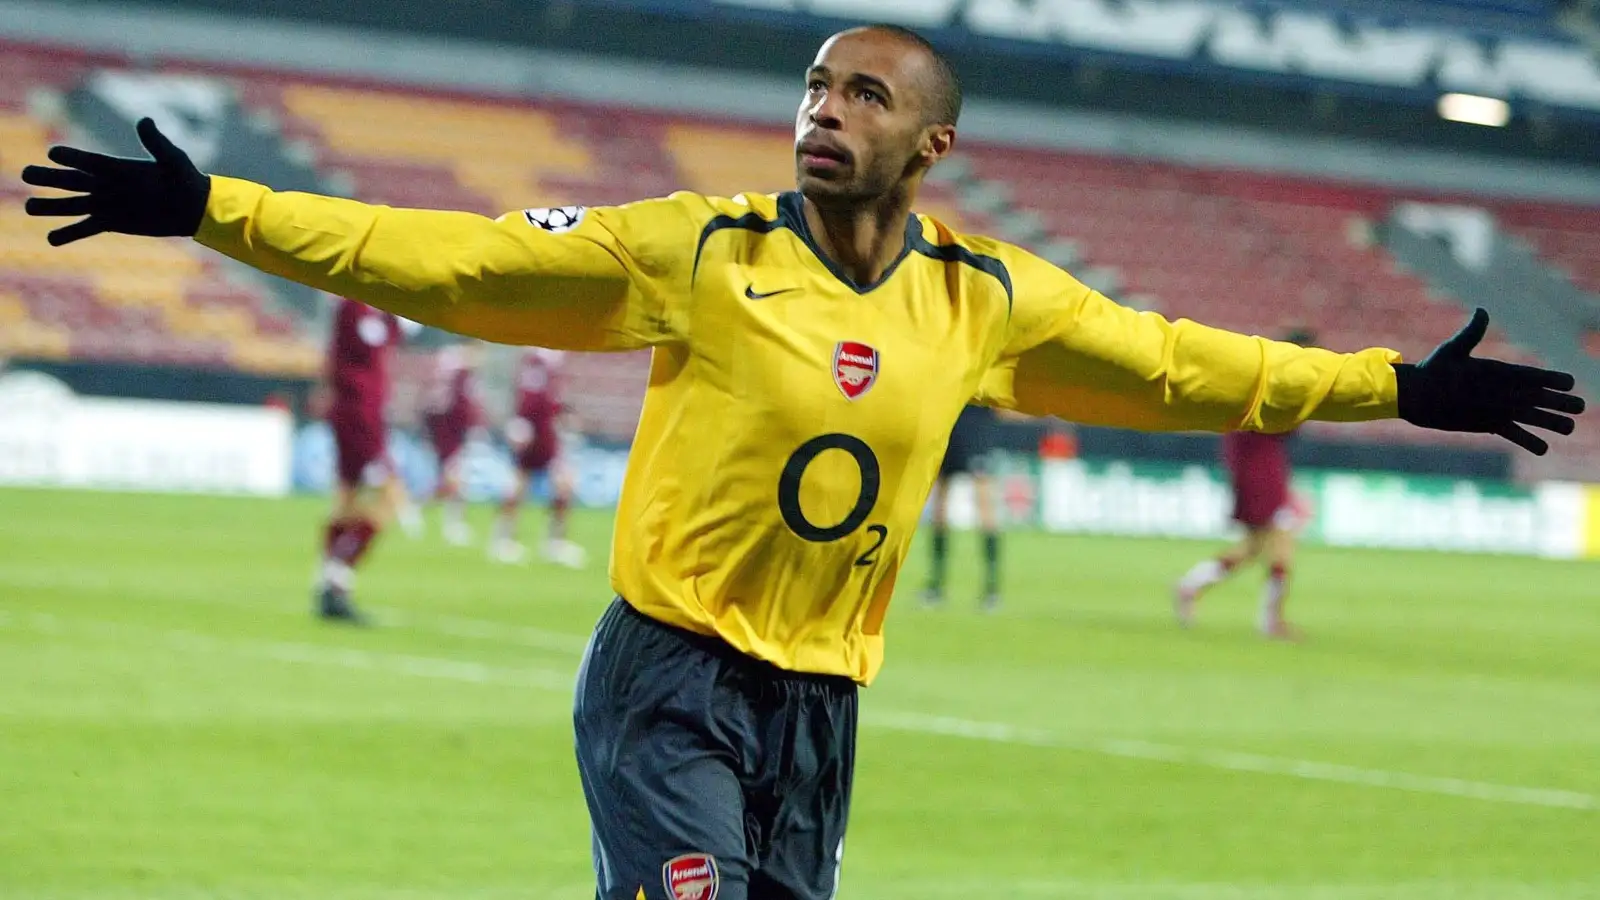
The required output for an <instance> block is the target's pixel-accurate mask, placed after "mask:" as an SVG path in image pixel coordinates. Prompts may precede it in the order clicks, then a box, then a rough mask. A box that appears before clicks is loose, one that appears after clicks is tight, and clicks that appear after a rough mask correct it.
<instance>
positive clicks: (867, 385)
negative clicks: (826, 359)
mask: <svg viewBox="0 0 1600 900" xmlns="http://www.w3.org/2000/svg"><path fill="white" fill-rule="evenodd" d="M877 380H878V351H877V350H874V349H873V348H872V347H869V346H867V345H866V344H863V343H861V342H859V341H840V342H839V345H838V346H837V347H834V348H833V383H834V384H837V385H838V386H839V390H840V391H843V392H844V396H845V399H847V400H855V399H858V398H859V397H860V396H861V395H862V394H865V393H866V392H867V391H869V390H871V389H872V385H873V384H875V383H876V382H877Z"/></svg>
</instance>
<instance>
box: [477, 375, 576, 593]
mask: <svg viewBox="0 0 1600 900" xmlns="http://www.w3.org/2000/svg"><path fill="white" fill-rule="evenodd" d="M564 356H565V354H563V353H562V352H561V351H559V350H543V349H537V348H535V349H530V350H526V351H524V352H523V354H522V358H521V361H520V362H519V363H518V369H517V376H516V391H517V413H516V416H515V417H514V418H513V419H512V420H511V421H510V422H509V423H507V424H506V440H507V441H509V442H510V444H511V449H512V452H513V453H515V454H516V463H517V475H516V478H515V479H514V480H513V483H512V485H511V490H510V491H509V492H508V493H507V494H506V496H505V500H504V501H503V502H502V503H501V504H500V516H499V518H498V519H496V520H495V526H494V536H493V537H492V538H491V539H490V541H489V557H490V558H491V559H494V560H496V561H498V562H506V563H520V562H522V561H523V560H524V559H526V557H527V548H526V547H524V546H523V545H522V544H521V543H519V542H518V541H517V515H518V512H519V511H520V510H521V507H522V501H523V498H525V497H526V496H527V495H528V485H529V484H530V483H531V482H532V481H533V476H535V475H537V474H540V473H544V474H546V475H548V476H549V479H550V531H549V534H547V535H546V538H545V542H544V547H543V553H544V557H545V559H548V560H550V561H551V562H554V563H559V564H560V565H564V566H567V567H569V568H574V569H576V568H581V567H582V566H583V564H584V561H585V557H586V554H585V553H584V551H583V548H582V547H580V546H578V545H577V544H575V543H573V542H572V541H569V540H567V511H568V510H569V509H570V508H571V506H572V473H571V472H570V470H569V468H568V466H567V464H566V461H565V459H564V458H563V456H562V450H563V449H564V448H563V447H562V444H563V440H562V437H561V434H560V432H559V430H558V426H559V425H560V424H561V419H562V415H563V413H564V412H565V411H566V407H565V405H564V404H563V403H562V400H561V392H562V386H563V382H564V376H563V374H562V363H563V359H564Z"/></svg>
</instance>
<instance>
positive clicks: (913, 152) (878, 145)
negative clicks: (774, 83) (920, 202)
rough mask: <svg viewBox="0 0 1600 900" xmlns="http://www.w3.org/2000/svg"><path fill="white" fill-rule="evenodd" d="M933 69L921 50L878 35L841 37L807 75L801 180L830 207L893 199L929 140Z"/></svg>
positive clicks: (800, 128) (798, 127)
mask: <svg viewBox="0 0 1600 900" xmlns="http://www.w3.org/2000/svg"><path fill="white" fill-rule="evenodd" d="M928 65H929V62H928V60H927V59H926V58H925V57H924V55H923V54H922V53H921V52H919V51H918V50H917V49H916V48H915V47H914V46H911V45H909V44H907V43H906V42H904V41H902V40H900V39H898V38H896V37H894V36H893V35H888V34H883V33H881V32H874V31H851V32H845V33H844V34H839V35H835V36H834V37H832V38H830V39H829V40H828V42H827V43H825V44H823V45H822V49H821V50H819V51H817V58H816V61H815V62H814V63H812V65H811V68H810V69H808V70H807V71H806V93H805V99H804V100H802V101H801V103H800V111H799V114H798V115H797V116H796V117H795V125H794V132H795V180H796V183H797V184H798V186H799V188H800V192H801V193H802V194H804V195H805V196H806V197H807V198H809V199H810V200H811V201H812V202H814V203H816V204H817V205H818V206H822V207H825V208H826V207H834V208H838V207H848V206H851V205H855V204H859V203H861V202H863V201H868V200H871V199H875V198H877V197H881V196H883V195H885V194H887V193H888V192H889V191H890V190H891V189H892V188H893V187H894V186H895V185H896V184H897V183H898V182H899V181H900V180H901V179H903V178H904V177H906V175H907V173H908V171H909V170H910V169H912V168H913V163H914V162H915V161H916V160H917V159H918V158H919V156H920V155H921V152H922V148H923V146H924V143H925V141H926V134H925V132H926V131H927V130H928V129H926V128H925V127H924V125H923V117H924V108H923V104H924V102H925V94H926V91H925V89H924V88H923V85H924V84H926V83H927V80H926V74H927V73H926V72H925V71H924V67H926V66H928Z"/></svg>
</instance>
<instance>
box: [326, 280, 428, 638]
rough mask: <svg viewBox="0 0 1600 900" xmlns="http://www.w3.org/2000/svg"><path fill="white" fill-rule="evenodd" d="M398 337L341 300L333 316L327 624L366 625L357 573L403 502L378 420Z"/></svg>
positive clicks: (387, 317)
mask: <svg viewBox="0 0 1600 900" xmlns="http://www.w3.org/2000/svg"><path fill="white" fill-rule="evenodd" d="M402 333H403V329H402V320H400V319H399V318H397V317H396V316H394V315H393V314H392V313H386V312H381V311H379V310H376V309H373V308H371V307H369V306H364V305H362V304H360V303H356V302H355V301H353V300H347V299H343V298H341V299H340V300H339V303H338V306H337V307H336V308H335V310H334V314H333V334H332V338H331V340H330V342H329V346H328V359H327V368H326V371H325V377H326V384H325V389H326V391H327V413H326V415H327V420H328V425H329V427H330V428H331V429H332V430H333V443H334V447H335V449H336V451H337V472H338V487H337V489H336V493H335V496H334V505H333V514H332V515H331V516H330V517H329V519H328V527H327V536H326V540H325V542H324V547H323V559H322V571H321V575H320V577H319V579H318V582H317V588H316V602H317V612H318V614H319V615H321V616H322V617H323V618H324V619H329V620H333V621H342V622H354V623H360V622H361V621H363V620H362V616H361V614H360V613H359V612H358V611H357V610H356V608H355V606H354V605H353V604H352V603H351V602H350V591H351V589H352V587H353V586H354V583H355V567H356V566H357V565H358V564H359V563H360V562H361V559H362V557H364V556H365V555H366V553H367V550H368V549H370V548H371V546H372V542H373V540H374V539H375V538H376V537H377V536H378V532H380V531H382V530H383V527H384V525H386V524H388V522H389V520H390V519H391V518H392V517H393V516H394V515H395V514H396V512H398V511H399V509H400V507H401V506H403V505H404V504H406V502H407V501H406V497H405V487H404V485H402V484H401V483H400V478H399V476H398V474H397V473H396V472H395V468H394V464H393V462H392V461H391V460H390V458H389V447H388V439H387V434H386V430H385V423H384V415H383V414H384V405H385V404H386V403H387V402H388V399H389V356H390V350H391V348H392V347H394V345H395V344H398V343H399V342H400V340H401V337H402Z"/></svg>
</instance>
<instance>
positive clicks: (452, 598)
mask: <svg viewBox="0 0 1600 900" xmlns="http://www.w3.org/2000/svg"><path fill="white" fill-rule="evenodd" d="M323 508H324V506H323V503H322V501H320V500H314V499H296V500H288V501H261V500H243V499H216V498H199V497H183V498H175V497H154V496H137V495H110V494H91V493H59V492H44V491H4V492H0V897H3V898H8V900H9V898H18V900H21V898H27V900H67V898H73V900H121V898H174V900H189V898H261V900H369V898H371V900H377V898H401V900H446V898H449V900H481V898H524V897H526V898H544V897H568V898H581V897H589V896H592V883H591V880H590V870H589V840H588V834H587V823H586V817H585V814H584V809H583V802H582V798H581V795H580V793H579V789H578V781H577V778H576V775H575V772H574V766H573V762H572V752H571V741H572V739H571V725H570V702H571V698H570V693H569V687H570V684H571V681H572V676H573V672H574V669H575V667H576V664H577V657H578V652H579V649H580V648H581V646H582V642H583V639H584V637H585V636H586V634H587V632H588V630H589V628H590V626H591V625H592V623H593V621H594V620H595V618H596V617H597V616H598V614H599V612H600V611H601V609H602V608H603V607H604V605H605V604H606V603H607V602H608V600H609V594H608V592H607V587H606V580H605V575H604V572H603V567H600V566H597V567H595V568H592V569H591V570H589V571H586V572H581V573H569V572H565V571H561V570H557V569H553V568H548V567H545V566H541V565H533V566H529V567H526V568H520V569H518V568H501V567H494V566H491V565H489V564H488V563H487V562H485V561H484V558H483V555H482V552H481V550H478V549H456V548H451V547H448V546H446V545H445V544H444V543H443V542H442V541H441V540H440V539H439V538H438V537H437V536H433V537H428V538H424V539H422V540H418V541H411V540H407V539H406V538H405V537H403V536H400V535H399V534H398V533H389V534H386V535H384V537H383V538H382V540H381V542H380V543H379V544H378V545H377V547H376V549H375V551H374V553H373V556H372V558H371V559H370V561H369V564H368V565H367V566H366V567H365V569H364V570H363V573H362V582H361V584H360V586H359V596H360V599H361V601H362V602H363V603H365V604H367V605H368V606H369V607H371V608H372V609H373V610H374V611H375V612H376V613H377V614H378V615H379V616H380V617H382V618H383V619H384V620H385V622H386V623H387V624H386V625H385V627H381V628H377V629H373V630H369V631H351V630H344V629H338V628H329V627H325V626H322V625H320V624H318V623H316V622H314V621H312V619H311V618H310V617H309V615H308V585H309V579H310V576H311V572H312V568H313V563H314V557H315V550H316V548H317V544H318V540H317V529H318V527H319V523H320V519H321V515H322V512H323ZM476 514H477V519H476V525H477V528H478V531H479V533H480V534H481V533H482V532H483V530H484V527H485V525H486V523H487V518H488V510H487V509H480V510H477V511H476ZM527 525H528V531H529V532H530V533H536V532H537V530H538V529H539V527H540V523H539V522H538V521H537V520H536V519H535V520H530V521H529V522H528V523H527ZM609 528H610V520H609V517H608V516H607V515H604V514H601V513H585V514H582V515H580V516H579V518H578V519H577V522H576V536H577V537H578V538H579V539H580V540H581V541H582V542H583V543H584V544H586V545H587V546H588V547H589V548H590V550H591V552H593V553H595V554H596V555H597V556H600V557H603V555H604V548H605V546H606V539H607V535H608V533H609ZM952 543H953V550H952V552H953V553H954V554H955V557H956V563H957V569H956V575H955V579H954V585H953V591H952V600H953V602H952V604H951V606H950V608H947V609H945V610H942V611H937V612H928V611H924V610H922V609H919V608H917V606H916V603H915V593H916V590H917V588H918V587H919V586H920V582H921V579H922V574H923V563H924V561H925V558H924V556H923V555H922V554H921V553H920V552H919V553H918V554H917V555H916V556H915V557H914V558H913V560H912V565H911V566H910V568H909V569H908V571H907V572H906V577H905V578H904V579H903V584H904V590H903V591H902V598H901V600H900V601H899V603H898V604H897V606H896V607H895V609H894V610H893V611H892V613H891V615H890V619H889V626H888V628H889V634H888V638H889V659H888V665H887V667H886V669H885V672H884V675H883V677H882V678H881V679H880V681H879V683H878V684H877V685H875V686H874V687H872V688H871V689H870V690H869V691H867V692H866V694H865V695H864V700H863V707H864V711H863V720H864V721H863V730H862V733H861V746H860V765H859V770H858V772H857V792H856V798H855V809H854V815H853V818H852V821H851V828H850V835H849V839H848V840H847V842H846V846H845V855H844V873H843V881H842V889H841V897H844V898H870V900H880V898H881V900H902V898H903V900H912V898H918V900H922V898H944V897H948V898H968V897H1007V898H1019V897H1020V898H1044V897H1061V898H1116V900H1158V898H1162V900H1165V898H1172V900H1199V898H1240V900H1269V898H1270V900H1278V898H1285V900H1355V898H1360V900H1383V898H1441V900H1513V898H1535V897H1537V898H1579V897H1600V594H1597V592H1596V591H1597V587H1600V578H1597V577H1596V576H1597V575H1600V568H1597V567H1595V566H1594V565H1592V564H1582V563H1559V562H1544V561H1535V560H1524V559H1507V558H1484V557H1462V556H1447V555H1413V554H1398V553H1377V552H1341V551H1330V550H1310V551H1306V552H1305V553H1304V554H1303V557H1302V559H1301V561H1300V565H1299V567H1298V570H1297V572H1296V583H1295V591H1294V594H1293V596H1292V598H1291V607H1290V608H1291V611H1292V613H1293V617H1294V619H1295V620H1296V621H1297V622H1298V623H1299V624H1300V625H1301V626H1302V627H1303V628H1304V630H1305V631H1306V633H1307V636H1308V639H1307V640H1306V641H1305V642H1304V643H1303V644H1300V645H1297V646H1283V645H1270V644H1266V643H1263V642H1262V641H1260V640H1257V639H1256V638H1255V636H1254V634H1253V632H1252V630H1251V625H1252V622H1253V617H1254V608H1255V593H1256V590H1257V587H1258V584H1259V576H1258V575H1256V574H1254V573H1252V574H1250V575H1247V576H1245V577H1244V578H1242V579H1240V581H1239V582H1238V583H1236V584H1232V585H1229V586H1227V587H1225V588H1223V589H1221V590H1219V591H1217V592H1216V593H1214V594H1213V595H1211V596H1209V597H1207V598H1206V601H1205V603H1204V604H1203V607H1202V609H1201V625H1200V627H1199V628H1198V629H1197V630H1196V631H1194V632H1191V633H1182V632H1180V631H1178V630H1177V629H1176V628H1174V627H1173V625H1172V623H1171V621H1170V618H1169V607H1168V593H1167V590H1168V584H1169V583H1170V581H1171V580H1172V579H1173V578H1174V577H1175V576H1176V575H1177V574H1178V573H1180V572H1181V571H1182V570H1183V569H1184V568H1185V567H1186V566H1187V565H1188V564H1189V563H1191V562H1192V561H1194V560H1195V559H1198V558H1199V557H1200V555H1201V554H1202V553H1204V552H1206V551H1207V550H1209V549H1211V548H1209V547H1208V546H1206V545H1202V544H1195V543H1185V542H1161V541H1132V540H1114V539H1091V538H1066V537H1060V536H1049V535H1043V534H1033V533H1025V534H1014V535H1011V536H1010V537H1009V538H1008V540H1007V543H1006V548H1005V556H1006V559H1005V568H1006V583H1007V591H1006V600H1007V604H1006V607H1005V609H1004V610H1003V611H1002V612H1001V613H999V614H997V615H993V616H984V615H981V614H979V613H978V612H977V611H976V610H975V606H976V603H975V600H976V591H977V571H976V570H977V566H976V560H977V557H978V551H977V547H976V541H975V540H973V539H972V538H971V537H970V536H966V535H958V536H957V539H956V540H954V541H953V542H952Z"/></svg>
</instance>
